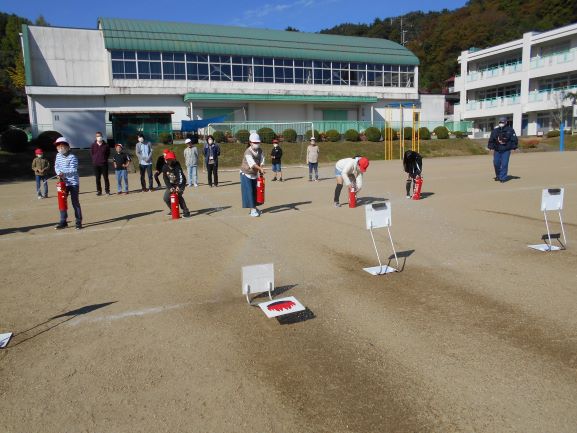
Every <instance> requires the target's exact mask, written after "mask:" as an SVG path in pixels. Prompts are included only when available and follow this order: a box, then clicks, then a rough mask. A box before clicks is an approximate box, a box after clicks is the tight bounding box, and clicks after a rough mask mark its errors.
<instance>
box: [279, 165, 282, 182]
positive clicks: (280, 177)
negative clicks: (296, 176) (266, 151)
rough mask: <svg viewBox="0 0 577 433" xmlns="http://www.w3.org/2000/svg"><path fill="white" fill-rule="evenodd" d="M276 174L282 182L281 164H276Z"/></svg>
mask: <svg viewBox="0 0 577 433" xmlns="http://www.w3.org/2000/svg"><path fill="white" fill-rule="evenodd" d="M278 175H279V180H280V181H281V182H282V165H280V164H279V165H278Z"/></svg>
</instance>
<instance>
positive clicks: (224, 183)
mask: <svg viewBox="0 0 577 433" xmlns="http://www.w3.org/2000/svg"><path fill="white" fill-rule="evenodd" d="M206 185H208V183H207V184H206ZM233 185H240V182H222V183H221V182H219V183H218V187H219V188H224V187H225V186H233Z"/></svg>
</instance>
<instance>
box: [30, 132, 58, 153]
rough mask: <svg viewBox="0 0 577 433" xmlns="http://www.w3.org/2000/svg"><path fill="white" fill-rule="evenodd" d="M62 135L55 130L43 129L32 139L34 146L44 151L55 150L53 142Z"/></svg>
mask: <svg viewBox="0 0 577 433" xmlns="http://www.w3.org/2000/svg"><path fill="white" fill-rule="evenodd" d="M60 137H62V134H60V133H59V132H57V131H44V132H42V133H40V134H39V135H38V137H36V139H35V140H33V141H34V146H35V147H39V148H40V149H42V150H43V151H44V152H53V151H55V150H56V148H55V147H54V142H55V141H56V139H57V138H60Z"/></svg>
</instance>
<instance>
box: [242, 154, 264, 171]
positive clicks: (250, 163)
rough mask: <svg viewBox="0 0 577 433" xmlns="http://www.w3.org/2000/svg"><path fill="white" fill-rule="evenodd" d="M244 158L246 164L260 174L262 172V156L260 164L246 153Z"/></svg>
mask: <svg viewBox="0 0 577 433" xmlns="http://www.w3.org/2000/svg"><path fill="white" fill-rule="evenodd" d="M245 158H246V162H247V164H248V166H249V167H250V168H251V169H253V170H256V171H257V172H259V173H260V174H264V168H263V167H262V164H263V163H264V156H263V157H262V158H261V165H259V164H257V162H256V161H255V159H254V158H253V157H252V155H246V157H245Z"/></svg>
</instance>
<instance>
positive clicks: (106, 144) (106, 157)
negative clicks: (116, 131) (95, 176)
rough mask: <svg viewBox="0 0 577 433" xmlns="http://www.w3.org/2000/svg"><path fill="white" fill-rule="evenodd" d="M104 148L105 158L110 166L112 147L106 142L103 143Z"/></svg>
mask: <svg viewBox="0 0 577 433" xmlns="http://www.w3.org/2000/svg"><path fill="white" fill-rule="evenodd" d="M102 145H103V146H106V147H105V148H104V158H105V159H106V163H107V164H108V160H109V159H110V146H109V145H108V143H107V142H106V141H104V142H103V143H102Z"/></svg>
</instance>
